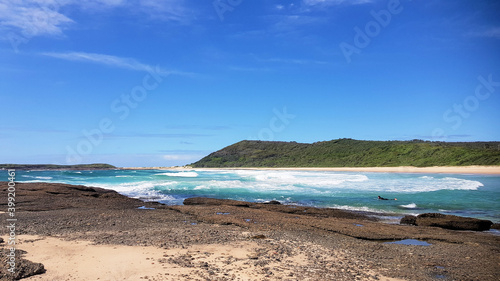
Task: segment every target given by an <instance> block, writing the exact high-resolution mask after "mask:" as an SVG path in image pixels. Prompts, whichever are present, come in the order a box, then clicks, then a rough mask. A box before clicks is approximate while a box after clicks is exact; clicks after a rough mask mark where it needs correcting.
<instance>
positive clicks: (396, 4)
mask: <svg viewBox="0 0 500 281" xmlns="http://www.w3.org/2000/svg"><path fill="white" fill-rule="evenodd" d="M408 1H411V0H408ZM402 11H403V6H402V5H401V2H400V0H389V2H387V8H386V9H382V10H380V11H378V12H377V11H374V10H371V11H370V15H371V16H372V18H373V20H371V21H369V22H367V23H366V24H365V26H364V28H363V29H361V28H360V27H358V26H355V27H354V32H355V33H354V38H353V43H352V44H349V43H347V42H345V41H344V42H342V43H340V44H339V47H340V50H341V51H342V54H343V55H344V57H345V59H346V61H347V63H351V61H352V59H351V56H352V55H354V54H358V55H359V54H361V51H362V50H363V49H364V48H366V47H368V46H369V45H370V43H371V42H372V39H373V38H375V37H377V36H378V35H379V34H380V32H382V29H383V28H385V27H387V26H388V25H389V24H390V23H391V21H392V17H393V16H394V15H397V14H400V13H401V12H402Z"/></svg>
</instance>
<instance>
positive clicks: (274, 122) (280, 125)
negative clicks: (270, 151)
mask: <svg viewBox="0 0 500 281" xmlns="http://www.w3.org/2000/svg"><path fill="white" fill-rule="evenodd" d="M273 113H274V116H273V117H271V119H269V125H268V126H267V127H264V128H262V129H260V131H259V132H258V134H257V138H255V137H250V138H249V139H250V140H255V139H257V140H263V141H273V140H274V136H275V134H276V133H281V132H283V131H284V130H285V129H286V127H287V126H288V125H290V120H292V119H295V117H297V116H296V115H294V114H290V113H288V112H287V108H286V106H285V107H283V109H282V110H281V111H279V110H278V109H276V108H273Z"/></svg>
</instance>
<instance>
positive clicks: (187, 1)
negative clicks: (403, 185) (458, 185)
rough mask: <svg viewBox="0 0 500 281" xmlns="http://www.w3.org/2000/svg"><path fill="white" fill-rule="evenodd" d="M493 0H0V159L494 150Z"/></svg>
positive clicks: (497, 84) (498, 75) (177, 160)
mask: <svg viewBox="0 0 500 281" xmlns="http://www.w3.org/2000/svg"><path fill="white" fill-rule="evenodd" d="M499 12H500V2H498V1H493V0H492V1H477V0H463V1H452V0H429V1H417V0H413V1H405V0H401V1H396V0H353V1H348V0H294V1H293V0H292V1H291V0H288V1H285V0H282V1H279V0H275V1H273V0H267V1H264V0H252V1H251V0H220V1H219V0H216V1H213V0H209V1H200V0H164V1H159V0H143V1H140V0H129V1H127V0H92V1H76V0H27V1H10V0H0V50H1V51H0V62H1V64H0V98H1V101H2V108H3V113H4V114H3V118H2V122H1V124H0V128H1V131H0V163H58V164H75V163H95V162H105V163H110V164H114V165H117V166H171V165H183V164H187V163H192V162H194V161H196V160H198V159H200V158H201V157H203V156H205V155H207V154H208V153H210V152H212V151H215V150H218V149H220V148H222V147H225V146H227V145H230V144H232V143H234V142H237V141H240V140H243V139H261V140H276V141H298V142H315V141H324V140H331V139H336V138H355V139H364V140H409V139H426V140H446V141H487V140H494V141H500V130H499V129H498V128H500V110H499V109H500V52H499V50H500V20H499V17H498V14H499Z"/></svg>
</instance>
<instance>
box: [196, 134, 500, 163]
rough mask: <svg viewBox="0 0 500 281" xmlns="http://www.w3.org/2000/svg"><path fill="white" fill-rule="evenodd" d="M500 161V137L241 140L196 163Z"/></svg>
mask: <svg viewBox="0 0 500 281" xmlns="http://www.w3.org/2000/svg"><path fill="white" fill-rule="evenodd" d="M467 165H500V142H429V141H422V140H413V141H361V140H353V139H338V140H332V141H324V142H316V143H312V144H307V143H296V142H270V141H241V142H238V143H235V144H233V145H230V146H228V147H225V148H223V149H221V150H219V151H216V152H213V153H211V154H210V155H208V156H206V157H204V158H203V159H201V160H200V161H198V162H195V163H193V164H192V166H193V167H200V168H201V167H395V166H415V167H428V166H467Z"/></svg>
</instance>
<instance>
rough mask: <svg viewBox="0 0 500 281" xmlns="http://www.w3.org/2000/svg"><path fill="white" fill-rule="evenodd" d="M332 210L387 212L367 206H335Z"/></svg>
mask: <svg viewBox="0 0 500 281" xmlns="http://www.w3.org/2000/svg"><path fill="white" fill-rule="evenodd" d="M332 208H335V209H342V210H348V211H361V212H370V213H385V211H382V210H379V209H374V208H370V207H366V206H360V207H355V206H348V205H333V206H332Z"/></svg>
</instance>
